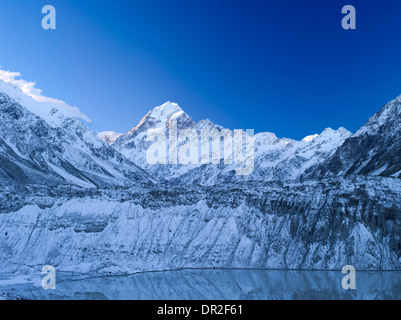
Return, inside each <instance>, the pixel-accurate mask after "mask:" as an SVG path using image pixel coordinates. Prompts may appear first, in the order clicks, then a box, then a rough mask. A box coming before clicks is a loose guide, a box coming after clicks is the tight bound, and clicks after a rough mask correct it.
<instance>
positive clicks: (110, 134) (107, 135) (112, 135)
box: [97, 131, 122, 145]
mask: <svg viewBox="0 0 401 320" xmlns="http://www.w3.org/2000/svg"><path fill="white" fill-rule="evenodd" d="M121 136H122V133H117V132H114V131H103V132H99V133H98V134H97V137H98V138H99V139H100V140H103V141H104V142H106V143H107V144H109V145H112V144H113V143H114V142H116V140H117V139H118V138H120V137H121Z"/></svg>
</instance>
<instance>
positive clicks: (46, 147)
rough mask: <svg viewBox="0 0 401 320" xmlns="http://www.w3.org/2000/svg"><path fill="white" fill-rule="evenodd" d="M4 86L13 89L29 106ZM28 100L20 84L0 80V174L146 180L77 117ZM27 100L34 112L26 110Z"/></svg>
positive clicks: (16, 178)
mask: <svg viewBox="0 0 401 320" xmlns="http://www.w3.org/2000/svg"><path fill="white" fill-rule="evenodd" d="M3 91H5V92H9V93H10V92H12V95H13V96H14V97H15V98H16V99H17V100H18V101H20V102H21V103H24V104H26V105H28V108H25V107H24V106H22V105H21V104H20V103H19V102H17V101H16V99H13V98H11V97H10V96H9V95H7V94H5V93H4V92H3ZM30 99H31V98H30V97H28V96H25V95H24V94H23V93H22V92H21V91H20V90H19V88H17V87H13V86H12V85H10V84H6V83H4V82H0V157H1V160H2V161H1V163H0V177H3V178H4V179H7V181H10V182H14V183H36V184H42V183H44V184H48V183H51V184H53V185H54V184H59V183H67V184H75V185H79V186H81V187H97V186H107V185H110V186H111V185H131V184H132V183H135V182H149V181H150V178H149V176H148V174H146V173H145V172H144V171H143V170H141V169H140V168H138V167H137V166H135V165H134V164H133V163H131V162H130V161H128V160H127V159H125V158H124V157H123V156H122V155H121V154H119V153H118V152H117V151H116V150H115V149H113V148H111V147H110V146H108V145H107V144H106V143H104V142H102V141H101V140H99V139H98V138H97V137H96V136H95V135H94V134H92V133H91V132H90V131H89V130H88V129H87V128H86V126H84V125H83V124H82V123H81V122H80V121H79V120H77V119H76V118H74V117H71V116H67V115H66V114H65V113H63V112H62V111H60V109H57V108H53V109H50V110H46V107H44V108H43V109H40V108H39V107H40V104H38V103H37V102H36V101H33V100H32V99H31V100H30ZM30 103H32V105H35V106H38V108H37V110H34V111H35V112H36V111H38V110H39V111H38V112H36V113H33V112H31V111H29V110H28V109H32V108H31V105H30ZM47 111H48V112H47ZM38 114H40V116H39V115H38Z"/></svg>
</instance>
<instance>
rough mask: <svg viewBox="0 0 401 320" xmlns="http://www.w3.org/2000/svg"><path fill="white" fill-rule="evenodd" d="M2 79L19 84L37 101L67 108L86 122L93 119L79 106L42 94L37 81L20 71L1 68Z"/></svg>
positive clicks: (24, 91) (18, 85)
mask: <svg viewBox="0 0 401 320" xmlns="http://www.w3.org/2000/svg"><path fill="white" fill-rule="evenodd" d="M0 68H1V67H0ZM0 80H2V81H4V82H7V83H11V84H13V85H15V86H17V87H18V88H20V89H21V91H22V92H23V93H24V94H26V95H28V96H30V97H31V98H32V99H34V100H35V101H37V102H47V103H51V104H54V105H55V106H58V107H60V108H62V109H64V110H66V111H67V112H68V113H69V114H71V115H72V116H74V117H76V118H81V119H83V120H84V121H86V122H91V119H90V118H89V117H88V116H87V115H86V114H84V113H82V112H81V111H80V110H79V109H78V108H77V107H73V106H70V105H68V104H67V103H65V102H64V101H62V100H59V99H54V98H49V97H46V96H44V95H42V90H40V89H38V88H36V87H35V86H36V82H30V81H26V80H24V79H21V74H20V73H19V72H11V71H5V70H1V69H0Z"/></svg>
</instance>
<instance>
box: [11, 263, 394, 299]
mask: <svg viewBox="0 0 401 320" xmlns="http://www.w3.org/2000/svg"><path fill="white" fill-rule="evenodd" d="M343 277H344V275H343V274H342V273H341V271H281V270H226V269H213V270H179V271H164V272H148V273H140V274H135V275H131V276H118V277H117V276H114V277H103V278H90V279H83V280H72V279H68V278H65V277H64V278H63V279H60V277H58V282H57V288H56V290H43V289H42V288H41V287H39V288H38V287H32V286H31V287H29V286H16V287H15V288H14V290H13V292H14V293H17V294H20V295H22V296H23V297H25V298H27V299H75V300H79V299H128V300H142V299H146V300H154V299H160V300H182V299H185V300H186V299H190V300H192V299H205V300H226V299H228V300H270V299H297V300H298V299H397V300H399V299H400V298H401V273H400V272H365V271H359V272H357V274H356V286H357V289H356V290H344V289H343V288H342V286H341V280H342V278H343Z"/></svg>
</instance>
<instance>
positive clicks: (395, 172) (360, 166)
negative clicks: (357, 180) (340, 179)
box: [311, 96, 401, 178]
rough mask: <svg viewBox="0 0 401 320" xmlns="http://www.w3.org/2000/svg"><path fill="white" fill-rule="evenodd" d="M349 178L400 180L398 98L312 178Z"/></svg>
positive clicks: (400, 106)
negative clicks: (350, 176)
mask: <svg viewBox="0 0 401 320" xmlns="http://www.w3.org/2000/svg"><path fill="white" fill-rule="evenodd" d="M350 174H358V175H376V176H382V177H397V178H400V177H401V96H399V97H398V98H396V99H395V100H393V101H391V102H390V103H388V104H387V105H385V106H384V107H383V108H382V109H381V110H380V111H379V112H378V113H376V114H375V115H374V116H373V117H371V118H370V119H369V121H368V122H367V123H366V124H365V125H364V126H363V127H362V128H361V129H359V130H358V131H357V132H356V133H355V134H353V135H352V136H351V137H349V138H348V139H346V140H345V141H344V143H343V144H342V145H341V146H340V147H339V148H338V149H337V150H336V152H335V153H334V155H333V156H332V157H330V158H329V159H327V160H326V161H325V162H324V163H322V164H321V165H320V166H319V167H318V168H316V169H315V170H314V171H313V173H312V174H311V176H313V177H322V176H325V177H328V176H333V175H350Z"/></svg>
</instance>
